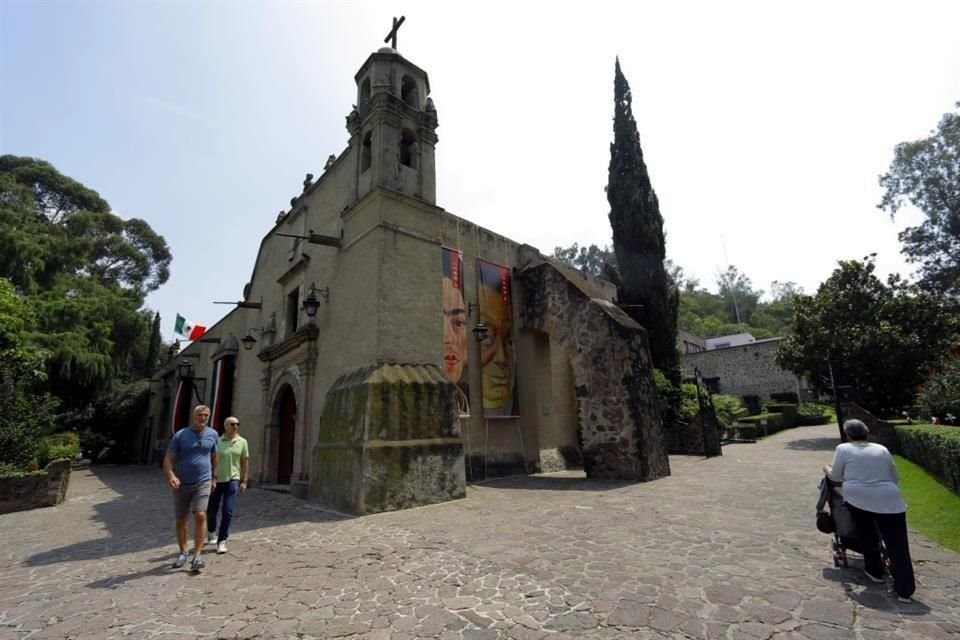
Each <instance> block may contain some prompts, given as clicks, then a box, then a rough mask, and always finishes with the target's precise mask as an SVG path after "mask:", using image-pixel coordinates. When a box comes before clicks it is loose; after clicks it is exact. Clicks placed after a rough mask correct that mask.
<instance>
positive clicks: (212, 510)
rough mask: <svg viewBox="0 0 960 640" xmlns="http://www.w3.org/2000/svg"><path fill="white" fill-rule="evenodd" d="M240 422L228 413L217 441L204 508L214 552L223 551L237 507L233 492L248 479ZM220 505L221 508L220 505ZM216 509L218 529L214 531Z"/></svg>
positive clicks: (244, 486) (247, 452) (240, 490)
mask: <svg viewBox="0 0 960 640" xmlns="http://www.w3.org/2000/svg"><path fill="white" fill-rule="evenodd" d="M239 430H240V421H239V420H238V419H236V418H235V417H233V416H230V417H229V418H227V419H226V420H224V421H223V435H222V436H220V439H219V440H218V441H217V456H218V464H217V470H216V474H217V485H216V489H214V491H213V495H211V496H210V506H209V508H208V509H207V542H214V541H216V543H217V553H226V552H227V538H228V537H229V536H230V520H231V519H232V518H233V512H234V509H235V508H236V506H237V494H239V493H243V492H244V491H246V490H247V482H248V481H249V480H250V449H249V447H248V446H247V441H246V439H245V438H243V437H241V436H240V434H239V433H238V432H239ZM221 505H222V508H221ZM217 511H220V512H221V513H220V531H219V533H218V532H217Z"/></svg>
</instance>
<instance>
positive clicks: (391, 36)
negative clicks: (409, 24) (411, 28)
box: [383, 16, 407, 49]
mask: <svg viewBox="0 0 960 640" xmlns="http://www.w3.org/2000/svg"><path fill="white" fill-rule="evenodd" d="M406 19H407V17H406V16H400V19H399V20H397V18H396V16H394V18H393V29H391V30H390V33H388V34H387V37H386V38H384V39H383V41H384V42H389V43H390V46H391V47H393V48H394V49H396V48H397V30H398V29H399V28H400V25H402V24H403V21H404V20H406Z"/></svg>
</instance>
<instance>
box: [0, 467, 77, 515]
mask: <svg viewBox="0 0 960 640" xmlns="http://www.w3.org/2000/svg"><path fill="white" fill-rule="evenodd" d="M46 472H47V473H46V475H42V476H41V475H37V476H29V477H26V478H0V513H10V512H12V511H25V510H27V509H36V508H37V507H53V506H56V505H58V504H60V503H61V502H63V500H64V498H66V496H67V486H68V485H69V484H70V461H69V460H65V459H64V460H54V461H53V462H51V463H50V464H48V465H47V468H46Z"/></svg>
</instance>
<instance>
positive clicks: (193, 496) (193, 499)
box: [173, 480, 210, 520]
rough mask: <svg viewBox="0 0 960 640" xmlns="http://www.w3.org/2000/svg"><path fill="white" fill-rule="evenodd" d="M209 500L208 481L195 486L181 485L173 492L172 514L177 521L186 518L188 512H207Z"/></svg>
mask: <svg viewBox="0 0 960 640" xmlns="http://www.w3.org/2000/svg"><path fill="white" fill-rule="evenodd" d="M209 500H210V481H209V480H206V481H204V482H199V483H197V484H182V485H180V488H179V489H174V490H173V513H174V515H175V516H176V518H177V520H182V519H183V518H186V517H187V516H188V515H189V514H190V512H191V511H192V512H194V513H197V512H201V511H202V512H203V513H206V512H207V502H208V501H209Z"/></svg>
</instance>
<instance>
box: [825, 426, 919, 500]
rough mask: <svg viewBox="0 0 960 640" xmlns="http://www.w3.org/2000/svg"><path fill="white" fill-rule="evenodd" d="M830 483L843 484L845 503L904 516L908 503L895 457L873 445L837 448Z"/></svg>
mask: <svg viewBox="0 0 960 640" xmlns="http://www.w3.org/2000/svg"><path fill="white" fill-rule="evenodd" d="M829 475H830V479H831V480H834V481H836V482H840V481H843V499H844V500H845V501H846V502H848V503H849V504H852V505H853V506H855V507H857V508H858V509H863V510H864V511H872V512H874V513H903V512H904V511H906V510H907V503H906V502H904V501H903V495H901V493H900V488H899V487H897V483H898V482H899V481H900V476H899V475H898V474H897V466H896V464H895V463H894V462H893V456H892V455H890V452H889V451H887V448H886V447H884V446H883V445H880V444H876V443H874V442H845V443H844V444H841V445H840V446H838V447H837V450H836V451H835V452H834V454H833V464H832V465H830V474H829Z"/></svg>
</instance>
